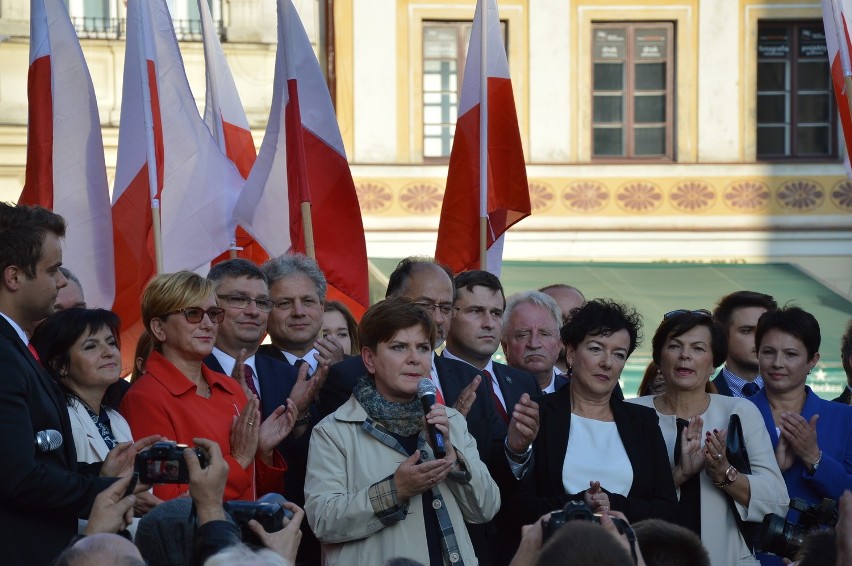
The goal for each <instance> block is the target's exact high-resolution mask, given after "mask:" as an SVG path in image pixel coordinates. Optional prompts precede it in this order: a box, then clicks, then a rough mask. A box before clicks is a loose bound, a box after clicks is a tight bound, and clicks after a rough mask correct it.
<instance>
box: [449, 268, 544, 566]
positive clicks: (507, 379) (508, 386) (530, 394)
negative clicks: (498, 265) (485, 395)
mask: <svg viewBox="0 0 852 566" xmlns="http://www.w3.org/2000/svg"><path fill="white" fill-rule="evenodd" d="M454 284H455V290H456V297H455V302H454V306H455V311H456V315H455V318H453V323H452V324H451V325H450V330H449V333H448V334H447V347H446V349H445V350H444V353H443V357H445V358H449V359H455V360H459V361H462V362H465V363H467V364H469V365H471V366H473V367H474V368H476V369H477V370H479V371H480V373H481V374H482V375H483V377H484V378H485V381H486V382H487V383H488V386H489V396H490V398H491V402H492V404H493V405H494V409H495V411H496V412H497V415H498V416H499V418H498V420H497V425H496V428H495V430H494V436H495V437H497V438H499V439H502V440H503V448H504V451H505V458H503V459H502V461H501V460H495V461H492V462H491V463H489V470H490V471H491V475H492V476H493V477H494V479H495V481H497V484H498V485H499V487H500V496H501V499H502V500H503V501H509V500H511V499H512V496H513V495H514V493H515V492H516V491H517V490H518V489H519V488H520V482H519V481H518V480H520V479H521V478H523V477H524V475H525V474H526V473H527V472H528V471H529V469H530V467H531V464H532V458H531V454H532V450H531V447H532V442H533V440H535V438H536V436H537V435H538V428H539V417H538V404H537V403H536V402H535V401H533V399H534V398H538V397H540V395H541V390H540V389H539V386H538V384H537V383H536V380H535V378H534V377H533V376H532V374H530V373H529V372H526V371H523V370H519V369H515V368H512V367H509V366H507V365H504V364H501V363H498V362H494V361H493V360H492V359H491V356H493V355H494V353H495V352H496V351H497V347H498V346H499V345H500V338H501V336H502V334H503V311H504V309H505V306H506V297H505V294H504V292H503V285H502V284H501V283H500V280H499V279H498V278H497V277H496V276H494V275H492V274H491V273H488V272H487V271H478V270H477V271H466V272H464V273H460V274H459V275H457V276H456V278H455V281H454ZM507 459H508V462H506V460H507ZM507 464H508V465H507ZM507 467H508V468H509V470H510V472H508V473H507V472H506V468H507ZM513 513H514V510H513V509H510V508H508V507H507V506H505V505H504V506H503V507H501V509H500V512H499V513H498V514H497V516H496V517H495V519H494V525H495V526H496V528H497V532H496V535H495V534H492V535H491V536H490V545H489V546H490V549H491V555H490V556H488V557H487V558H488V561H489V563H491V564H508V562H509V560H511V556H512V555H513V553H514V551H515V549H516V548H517V545H518V542H519V541H520V532H517V531H515V530H514V529H512V528H511V526H512V523H511V520H510V519H511V515H512V514H513Z"/></svg>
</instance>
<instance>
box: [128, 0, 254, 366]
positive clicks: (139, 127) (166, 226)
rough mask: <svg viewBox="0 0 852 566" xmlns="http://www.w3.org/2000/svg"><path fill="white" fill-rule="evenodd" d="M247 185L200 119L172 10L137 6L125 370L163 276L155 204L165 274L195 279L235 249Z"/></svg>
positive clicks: (131, 17) (132, 19)
mask: <svg viewBox="0 0 852 566" xmlns="http://www.w3.org/2000/svg"><path fill="white" fill-rule="evenodd" d="M143 73H144V74H143ZM243 183H244V181H243V178H242V177H241V176H240V173H239V171H237V168H236V167H235V166H234V164H233V163H232V162H231V161H230V160H229V159H228V158H227V157H226V156H225V155H224V154H223V153H222V152H221V151H220V149H219V146H217V145H216V142H215V140H214V139H213V137H212V136H211V135H210V131H209V130H208V129H207V126H206V125H205V124H204V121H203V120H202V118H201V115H200V114H199V113H198V108H197V107H196V105H195V99H194V98H193V96H192V92H191V91H190V88H189V83H188V82H187V79H186V73H185V71H184V67H183V60H182V59H181V55H180V51H179V49H178V43H177V39H176V37H175V32H174V28H173V27H172V19H171V16H170V15H169V11H168V8H167V6H166V0H128V2H127V50H126V52H125V59H124V87H123V91H122V102H121V125H120V128H119V134H118V162H117V165H116V171H115V189H114V191H113V236H114V241H115V274H116V275H115V276H116V289H117V290H118V292H117V293H116V299H115V304H114V307H113V310H115V311H116V312H117V313H118V314H119V315H120V316H121V318H122V338H123V339H124V340H125V344H127V346H126V347H125V348H124V352H127V353H128V354H127V355H126V356H125V358H124V359H125V361H127V360H132V352H133V347H132V345H133V344H135V338H136V337H138V334H139V333H140V332H141V322H142V321H141V312H140V309H139V305H140V299H141V296H142V291H143V290H144V288H145V285H147V283H148V281H149V280H150V279H151V277H153V275H154V274H155V273H156V271H157V268H156V262H155V242H154V234H153V225H152V221H153V215H152V202H156V203H159V206H160V208H159V209H158V210H157V213H159V214H160V218H161V226H162V231H161V234H162V235H161V241H162V249H163V255H162V262H163V270H164V271H165V272H174V271H178V270H181V269H189V270H195V269H198V268H201V267H202V266H205V265H206V264H208V263H209V262H210V261H211V260H212V259H213V258H214V257H216V256H218V255H219V254H221V253H222V252H224V251H225V250H227V249H228V248H229V246H230V242H231V236H232V235H233V233H234V228H235V224H234V223H233V221H232V220H231V218H232V216H233V207H234V204H235V202H236V199H237V196H238V195H239V191H240V189H241V187H242V185H243ZM125 367H128V366H125Z"/></svg>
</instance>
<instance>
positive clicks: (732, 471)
mask: <svg viewBox="0 0 852 566" xmlns="http://www.w3.org/2000/svg"><path fill="white" fill-rule="evenodd" d="M739 475H740V473H739V471H737V469H736V468H735V467H734V466H733V464H731V465H730V466H728V469H727V470H725V479H723V480H722V481H714V482H713V483H714V484H716V487H728V486H729V485H731V484H732V483H734V482H735V481H737V477H738V476H739Z"/></svg>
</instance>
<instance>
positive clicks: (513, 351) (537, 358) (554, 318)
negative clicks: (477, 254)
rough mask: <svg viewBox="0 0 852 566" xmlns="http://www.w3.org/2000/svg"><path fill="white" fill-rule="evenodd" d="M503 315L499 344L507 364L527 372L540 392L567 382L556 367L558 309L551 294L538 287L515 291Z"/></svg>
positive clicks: (559, 345) (558, 342) (553, 389)
mask: <svg viewBox="0 0 852 566" xmlns="http://www.w3.org/2000/svg"><path fill="white" fill-rule="evenodd" d="M503 319H504V320H505V323H504V325H503V339H502V340H501V345H502V347H503V353H504V354H505V355H506V363H507V364H508V365H509V367H513V368H516V369H520V370H523V371H527V372H529V373H531V374H532V375H533V377H535V380H536V382H537V383H538V387H539V389H541V392H542V393H543V394H547V393H554V392H555V391H557V390H558V389H561V388H562V387H564V386H565V385H567V384H568V377H567V376H565V375H564V374H563V373H562V372H561V371H559V368H558V367H556V359H557V358H558V357H559V348H560V347H561V346H562V343H561V341H560V339H559V326H560V324H561V323H562V311H561V309H560V308H559V305H558V304H556V301H555V300H554V299H553V297H551V296H550V295H547V294H545V293H542V292H540V291H522V292H520V293H515V294H514V295H512V296H511V297H509V299H508V300H507V302H506V312H505V313H503Z"/></svg>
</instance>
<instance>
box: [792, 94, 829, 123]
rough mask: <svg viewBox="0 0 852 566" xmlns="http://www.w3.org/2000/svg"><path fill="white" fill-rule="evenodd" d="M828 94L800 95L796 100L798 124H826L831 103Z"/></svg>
mask: <svg viewBox="0 0 852 566" xmlns="http://www.w3.org/2000/svg"><path fill="white" fill-rule="evenodd" d="M828 96H829V95H828V94H800V95H799V97H798V98H797V100H798V112H797V113H796V114H797V115H796V121H798V122H828V121H829V113H830V109H831V103H830V102H829V99H828Z"/></svg>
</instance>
